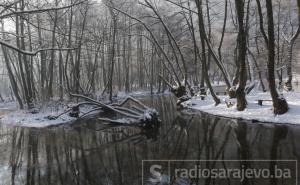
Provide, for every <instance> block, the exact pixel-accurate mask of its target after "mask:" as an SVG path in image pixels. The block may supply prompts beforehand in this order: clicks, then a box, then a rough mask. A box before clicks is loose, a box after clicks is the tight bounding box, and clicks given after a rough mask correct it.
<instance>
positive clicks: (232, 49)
mask: <svg viewBox="0 0 300 185" xmlns="http://www.w3.org/2000/svg"><path fill="white" fill-rule="evenodd" d="M0 10H1V11H0V21H1V32H0V33H1V34H0V35H1V38H0V44H1V70H2V73H3V74H2V75H1V76H2V78H1V84H2V85H1V96H0V97H1V99H2V100H4V99H5V98H10V99H13V100H15V101H17V102H18V105H19V108H20V109H27V110H33V109H35V107H37V106H38V105H39V104H43V103H45V102H49V101H51V100H54V99H58V100H61V101H63V100H65V99H74V97H72V94H73V95H74V94H77V95H81V96H84V97H90V98H97V97H98V98H99V97H101V98H103V99H106V100H109V101H110V102H112V101H113V99H114V98H115V97H117V96H118V93H122V92H123V93H130V92H135V91H147V92H150V94H157V93H164V92H166V91H170V92H172V93H173V94H174V95H175V96H176V97H177V98H178V99H179V104H180V103H182V102H184V101H187V100H189V99H191V98H192V97H200V98H201V99H205V98H206V96H207V97H212V99H213V101H214V103H215V106H218V104H220V103H221V102H222V101H221V98H220V97H219V96H218V95H219V92H215V91H216V90H215V89H216V88H215V87H216V86H220V84H221V85H223V90H222V92H224V93H225V94H227V95H228V98H229V99H236V102H233V103H232V102H230V104H236V109H237V110H238V111H244V110H245V109H246V108H247V104H248V103H247V95H248V94H249V93H251V92H252V91H255V92H253V93H256V92H267V91H268V92H269V94H270V101H272V105H273V112H274V114H276V115H277V114H279V115H280V114H284V113H286V112H287V111H288V109H289V108H288V102H287V101H286V99H285V98H284V95H283V91H285V92H289V91H290V92H293V91H294V86H297V84H296V83H295V79H296V77H297V59H298V58H297V57H298V54H297V52H298V49H297V43H298V42H297V38H298V35H299V33H300V27H299V20H300V1H299V0H297V1H296V0H265V1H260V0H245V1H240V0H235V1H233V0H222V1H221V0H186V1H182V0H139V1H137V0H102V1H100V0H99V1H92V0H53V1H47V0H45V1H39V0H37V1H31V0H30V1H29V0H17V1H15V0H2V1H1V3H0ZM258 98H259V96H258ZM262 101H264V100H262ZM227 103H228V102H227Z"/></svg>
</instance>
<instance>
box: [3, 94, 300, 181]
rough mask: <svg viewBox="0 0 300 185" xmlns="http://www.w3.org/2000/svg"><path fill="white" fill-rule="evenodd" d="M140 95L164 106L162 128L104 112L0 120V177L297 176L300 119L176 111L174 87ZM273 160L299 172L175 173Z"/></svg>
mask: <svg viewBox="0 0 300 185" xmlns="http://www.w3.org/2000/svg"><path fill="white" fill-rule="evenodd" d="M141 100H142V101H143V102H144V103H145V104H147V105H148V106H150V107H153V108H155V109H157V110H158V111H159V113H160V119H161V120H162V124H161V126H160V128H154V129H152V130H143V129H140V128H136V127H130V126H118V127H112V126H107V125H105V124H103V123H102V122H101V121H97V120H89V121H82V122H77V123H75V124H73V125H65V126H58V127H49V128H24V127H14V126H8V125H1V126H0V145H1V146H0V152H1V153H0V179H1V181H0V184H3V185H9V184H16V185H19V184H30V185H33V184H36V185H44V184H53V185H59V184H61V185H76V184H91V185H141V184H145V185H146V184H164V183H163V182H167V183H165V184H207V185H210V184H215V185H218V184H220V185H223V184H224V185H225V184H231V185H234V184H249V185H250V184H258V185H260V184H264V185H265V184H272V185H273V184H286V183H288V185H292V184H293V183H296V182H295V181H296V177H295V175H297V169H296V168H297V166H296V167H295V163H296V162H297V160H298V159H299V157H300V145H299V144H298V142H297V141H299V139H300V127H299V126H296V125H280V124H276V125H275V124H272V123H269V124H267V123H252V122H249V121H237V120H230V119H220V118H218V117H214V116H209V115H206V114H201V113H199V112H195V111H187V110H185V111H177V110H176V105H175V102H176V101H175V99H174V98H173V97H172V96H171V95H170V96H153V97H146V98H142V99H141ZM150 160H152V161H150ZM253 160H259V161H253ZM275 160H285V161H275ZM287 160H289V161H287ZM295 160H296V161H295ZM153 164H155V165H158V166H156V169H155V172H159V173H158V174H157V173H156V175H155V174H152V172H151V171H150V170H149V169H150V168H151V166H152V165H153ZM274 164H278V166H280V167H285V168H289V169H291V175H292V176H293V178H291V179H283V177H281V178H276V179H275V178H273V179H271V180H270V179H248V180H245V181H243V183H241V182H240V181H239V180H237V179H235V177H226V178H224V179H212V178H202V179H201V178H199V177H197V178H186V177H182V176H180V177H178V176H176V178H175V173H173V172H171V171H173V170H174V169H184V168H187V169H192V168H193V167H194V166H196V165H197V166H198V167H199V168H200V166H201V167H203V168H204V167H205V168H209V169H212V168H215V167H218V168H221V167H222V168H225V169H228V168H233V167H238V168H239V169H240V168H246V167H247V168H249V167H253V168H254V167H255V168H256V167H258V166H259V167H260V168H263V167H266V168H268V169H271V168H270V166H272V165H274ZM163 169H165V170H163ZM274 173H275V172H272V171H271V174H274ZM159 174H161V176H159ZM157 175H158V176H157ZM176 175H178V174H176ZM181 175H182V174H181ZM153 177H154V178H153ZM156 177H160V178H158V179H159V180H160V181H161V183H159V182H156V181H155V179H156ZM153 180H154V181H153Z"/></svg>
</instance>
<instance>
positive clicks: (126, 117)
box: [49, 94, 161, 128]
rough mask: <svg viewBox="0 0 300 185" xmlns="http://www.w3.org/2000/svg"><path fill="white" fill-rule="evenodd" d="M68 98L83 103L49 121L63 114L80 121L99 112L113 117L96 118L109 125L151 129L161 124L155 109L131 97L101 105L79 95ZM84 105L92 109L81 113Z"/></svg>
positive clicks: (54, 117)
mask: <svg viewBox="0 0 300 185" xmlns="http://www.w3.org/2000/svg"><path fill="white" fill-rule="evenodd" d="M70 96H71V97H74V98H77V99H83V100H85V101H84V102H80V103H78V104H76V105H73V106H71V107H70V108H69V109H68V110H66V111H65V112H63V113H61V114H60V115H57V116H51V117H49V119H52V120H53V119H57V118H59V117H60V116H62V115H64V114H69V116H70V117H76V118H77V119H82V118H84V117H87V116H89V115H94V114H95V113H98V112H101V115H104V116H109V117H113V118H108V117H100V118H97V119H99V120H101V121H105V122H109V124H116V125H135V126H141V127H146V128H153V127H158V126H159V124H160V122H161V121H160V119H159V114H158V112H157V111H156V110H155V109H152V108H150V107H148V106H146V105H144V104H143V103H142V102H140V101H139V100H137V99H135V98H133V97H127V98H125V99H124V100H123V101H121V102H119V103H103V102H101V101H97V100H95V99H92V98H90V97H87V96H84V95H80V94H70ZM84 105H91V106H93V108H92V109H90V110H89V111H87V112H81V110H80V107H81V106H84Z"/></svg>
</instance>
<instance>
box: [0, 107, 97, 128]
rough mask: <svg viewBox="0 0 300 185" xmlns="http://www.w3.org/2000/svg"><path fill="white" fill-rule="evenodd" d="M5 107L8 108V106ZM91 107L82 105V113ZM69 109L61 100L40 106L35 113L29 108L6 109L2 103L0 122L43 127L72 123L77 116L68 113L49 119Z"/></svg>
mask: <svg viewBox="0 0 300 185" xmlns="http://www.w3.org/2000/svg"><path fill="white" fill-rule="evenodd" d="M4 107H5V106H4ZM5 108H6V109H7V107H5ZM91 108H92V107H90V106H89V107H88V106H84V107H81V108H80V111H81V112H82V113H81V114H83V113H84V112H87V111H89V110H91ZM67 109H68V108H67V107H66V106H64V105H62V104H61V103H60V102H55V103H53V102H50V103H46V104H44V105H43V106H41V107H40V108H38V113H35V114H33V113H30V112H29V111H28V110H19V109H18V108H16V107H15V108H14V109H9V110H7V111H4V110H2V109H1V104H0V124H10V125H14V126H23V127H36V128H41V127H47V126H53V125H60V124H66V123H72V122H73V121H75V120H76V118H73V117H70V116H69V115H68V113H67V114H64V115H62V116H60V117H59V118H58V119H56V120H50V119H48V117H49V116H57V115H59V114H61V113H63V112H65V111H66V110H67Z"/></svg>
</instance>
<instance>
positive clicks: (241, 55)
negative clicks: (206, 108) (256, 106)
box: [235, 0, 247, 111]
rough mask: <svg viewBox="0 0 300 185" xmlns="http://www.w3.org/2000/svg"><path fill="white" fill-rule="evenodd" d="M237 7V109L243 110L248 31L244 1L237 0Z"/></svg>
mask: <svg viewBox="0 0 300 185" xmlns="http://www.w3.org/2000/svg"><path fill="white" fill-rule="evenodd" d="M235 7H236V12H237V16H238V27H239V33H238V62H239V64H240V69H239V85H238V88H237V90H236V99H237V110H238V111H243V110H245V108H246V106H247V100H246V94H245V87H246V82H247V69H246V54H247V33H246V31H245V25H244V2H243V1H241V0H235Z"/></svg>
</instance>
